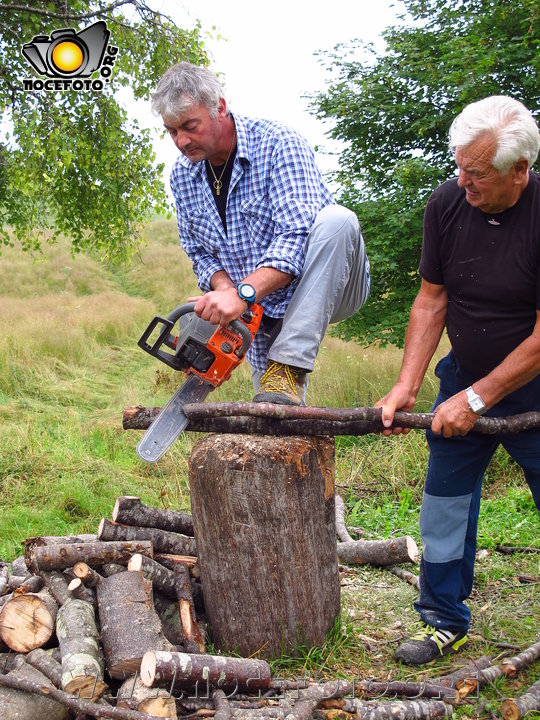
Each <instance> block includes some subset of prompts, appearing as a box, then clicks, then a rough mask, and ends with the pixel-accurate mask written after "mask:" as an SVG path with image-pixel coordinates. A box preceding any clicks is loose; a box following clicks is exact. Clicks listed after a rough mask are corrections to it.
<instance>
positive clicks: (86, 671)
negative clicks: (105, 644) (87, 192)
mask: <svg viewBox="0 0 540 720" xmlns="http://www.w3.org/2000/svg"><path fill="white" fill-rule="evenodd" d="M56 635H57V637H58V642H59V643H60V652H61V654H62V685H61V687H62V690H65V691H66V692H69V693H71V694H73V695H75V694H77V695H78V696H79V697H83V698H92V699H94V700H95V699H97V698H99V697H101V696H102V695H103V693H104V692H105V690H107V687H108V686H107V684H106V683H105V682H104V680H103V655H102V652H101V649H100V646H99V633H98V630H97V627H96V620H95V614H94V608H93V607H92V605H90V603H87V602H85V601H84V600H71V601H70V602H68V603H66V604H65V605H62V607H61V608H60V610H59V611H58V616H57V618H56Z"/></svg>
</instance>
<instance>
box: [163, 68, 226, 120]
mask: <svg viewBox="0 0 540 720" xmlns="http://www.w3.org/2000/svg"><path fill="white" fill-rule="evenodd" d="M222 97H224V95H223V90H222V89H221V85H220V84H219V81H218V79H217V78H216V76H215V75H214V74H213V73H211V72H210V70H207V69H206V68H203V67H198V66H197V65H192V64H191V63H188V62H181V63H178V64H177V65H173V66H172V67H171V68H169V69H168V70H167V71H166V72H165V74H164V75H163V77H162V78H161V80H160V81H159V83H158V86H157V88H156V91H155V93H154V94H153V95H152V111H153V112H154V113H155V114H156V115H161V117H162V118H164V119H165V118H174V119H177V118H179V117H181V116H182V115H184V114H185V113H186V112H187V111H188V110H189V109H190V108H191V107H192V106H193V105H204V106H205V107H206V108H208V110H209V112H210V115H211V117H216V116H217V113H218V107H219V101H220V99H221V98H222Z"/></svg>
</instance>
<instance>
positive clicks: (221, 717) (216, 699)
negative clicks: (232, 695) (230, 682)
mask: <svg viewBox="0 0 540 720" xmlns="http://www.w3.org/2000/svg"><path fill="white" fill-rule="evenodd" d="M212 702H213V703H214V708H215V710H216V714H215V715H214V720H230V718H231V708H230V706H229V701H228V700H227V696H226V695H225V693H224V692H223V690H214V692H213V693H212Z"/></svg>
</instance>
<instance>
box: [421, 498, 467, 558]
mask: <svg viewBox="0 0 540 720" xmlns="http://www.w3.org/2000/svg"><path fill="white" fill-rule="evenodd" d="M471 498H472V495H471V494H468V495H458V496H457V497H439V496H437V495H428V494H427V493H424V499H423V500H422V509H421V511H420V533H421V535H422V556H423V558H424V560H426V561H427V562H430V563H445V562H450V561H451V560H461V558H462V557H463V552H464V548H465V537H466V535H467V527H468V524H469V508H470V505H471Z"/></svg>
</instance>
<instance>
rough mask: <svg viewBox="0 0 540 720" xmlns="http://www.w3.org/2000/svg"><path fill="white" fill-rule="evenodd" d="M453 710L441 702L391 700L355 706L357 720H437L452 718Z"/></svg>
mask: <svg viewBox="0 0 540 720" xmlns="http://www.w3.org/2000/svg"><path fill="white" fill-rule="evenodd" d="M453 712H454V708H453V706H452V705H449V704H448V703H445V702H443V701H442V700H392V701H389V702H385V703H377V704H376V705H374V704H370V703H365V704H358V705H357V715H356V717H357V718H358V720H437V719H438V718H447V717H452V714H453Z"/></svg>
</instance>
